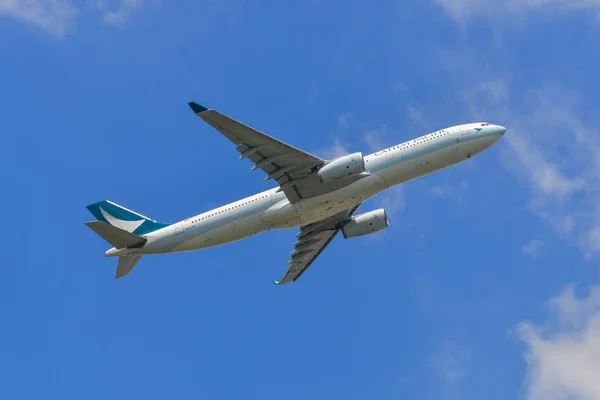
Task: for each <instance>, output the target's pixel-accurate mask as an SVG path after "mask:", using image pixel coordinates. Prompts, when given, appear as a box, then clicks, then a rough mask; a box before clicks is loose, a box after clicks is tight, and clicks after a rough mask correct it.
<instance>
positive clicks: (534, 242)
mask: <svg viewBox="0 0 600 400" xmlns="http://www.w3.org/2000/svg"><path fill="white" fill-rule="evenodd" d="M542 244H543V243H542V241H541V240H538V239H531V240H530V241H529V243H527V244H526V245H523V247H521V251H522V252H523V253H524V254H527V255H530V256H536V255H538V254H539V253H540V250H541V248H542Z"/></svg>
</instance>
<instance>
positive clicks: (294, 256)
mask: <svg viewBox="0 0 600 400" xmlns="http://www.w3.org/2000/svg"><path fill="white" fill-rule="evenodd" d="M358 207H360V204H359V205H357V206H356V207H354V208H351V209H349V210H346V211H343V212H341V213H338V214H336V215H333V216H331V217H329V218H326V219H324V220H323V221H319V222H316V223H314V224H310V225H305V226H303V227H301V228H300V232H299V233H298V234H297V235H296V237H297V238H298V240H297V241H296V243H294V250H293V251H292V253H291V257H290V260H289V261H288V268H287V270H286V271H285V274H283V277H282V278H281V279H280V280H279V281H274V283H275V284H277V285H281V284H284V283H289V282H295V281H296V279H298V278H299V277H300V275H302V274H303V273H304V271H306V270H307V269H308V267H310V265H311V264H312V263H313V262H314V261H315V260H316V259H317V257H318V256H319V255H320V254H321V252H323V250H325V247H327V245H328V244H329V243H330V242H331V241H332V240H333V238H334V237H335V235H337V233H338V232H339V231H340V228H341V226H342V224H343V223H344V222H345V221H347V220H349V219H350V217H351V216H352V214H354V212H356V210H357V209H358Z"/></svg>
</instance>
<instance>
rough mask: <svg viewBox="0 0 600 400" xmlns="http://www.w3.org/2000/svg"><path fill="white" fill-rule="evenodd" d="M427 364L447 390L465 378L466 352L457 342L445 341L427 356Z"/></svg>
mask: <svg viewBox="0 0 600 400" xmlns="http://www.w3.org/2000/svg"><path fill="white" fill-rule="evenodd" d="M427 364H428V366H429V367H430V368H431V370H432V371H433V372H434V374H435V375H436V377H437V378H438V380H440V381H441V382H442V383H443V384H444V385H445V387H446V389H447V388H448V387H449V386H453V385H455V384H456V383H458V382H459V381H460V380H462V379H464V378H465V377H466V376H467V364H468V352H467V351H466V349H465V347H464V346H462V345H461V344H460V343H458V342H457V341H454V340H447V339H446V340H443V341H442V342H441V346H440V348H439V349H437V350H436V351H435V352H433V353H432V354H431V355H430V356H429V358H428V360H427Z"/></svg>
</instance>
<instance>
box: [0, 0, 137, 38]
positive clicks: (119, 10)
mask: <svg viewBox="0 0 600 400" xmlns="http://www.w3.org/2000/svg"><path fill="white" fill-rule="evenodd" d="M87 5H88V9H89V10H91V11H92V12H93V13H92V15H94V16H97V13H98V12H101V14H102V19H103V20H104V22H106V23H107V24H110V25H118V26H122V25H123V24H124V23H125V22H127V21H128V20H129V18H130V16H131V14H132V13H133V12H134V11H135V10H137V9H139V8H140V6H141V5H142V0H120V1H119V3H118V5H117V6H116V8H115V7H111V6H110V5H109V4H108V1H107V0H90V1H88V3H87ZM80 11H81V10H80V9H79V8H78V7H76V6H74V5H73V3H72V2H71V1H69V0H0V15H5V16H9V17H13V18H16V19H19V20H21V21H24V22H27V23H30V24H33V25H37V26H38V27H40V28H42V29H44V30H46V31H48V32H50V33H52V34H55V35H58V36H62V35H65V34H67V33H69V32H70V31H73V30H74V25H75V22H76V18H75V17H76V16H77V15H78V14H81V12H80Z"/></svg>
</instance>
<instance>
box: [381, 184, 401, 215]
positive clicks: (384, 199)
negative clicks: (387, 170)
mask: <svg viewBox="0 0 600 400" xmlns="http://www.w3.org/2000/svg"><path fill="white" fill-rule="evenodd" d="M377 204H378V206H379V207H381V208H384V209H385V212H386V214H387V215H388V217H393V216H394V215H396V214H397V213H399V212H401V211H404V209H405V208H406V196H405V194H404V188H403V187H402V186H394V187H391V188H389V189H387V190H386V191H385V192H383V193H382V194H380V195H379V196H378V197H377Z"/></svg>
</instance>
